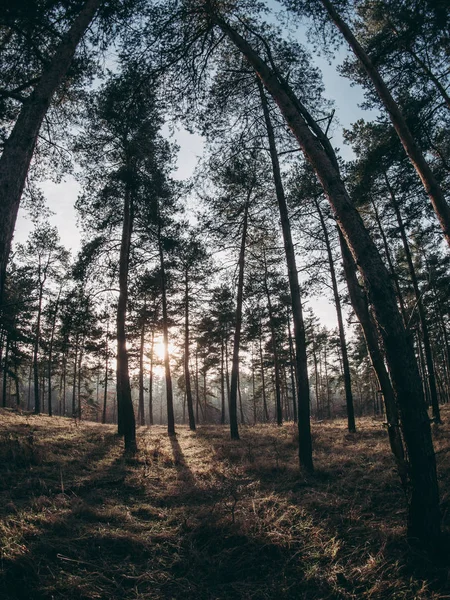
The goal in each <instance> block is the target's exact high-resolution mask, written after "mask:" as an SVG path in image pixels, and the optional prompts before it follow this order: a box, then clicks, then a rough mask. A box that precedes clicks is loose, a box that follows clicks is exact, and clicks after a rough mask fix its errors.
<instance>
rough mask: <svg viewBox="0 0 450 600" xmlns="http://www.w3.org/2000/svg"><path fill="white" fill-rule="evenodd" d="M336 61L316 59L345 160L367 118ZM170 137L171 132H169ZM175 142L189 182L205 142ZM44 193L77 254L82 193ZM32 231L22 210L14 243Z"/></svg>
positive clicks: (317, 305) (324, 302) (61, 188)
mask: <svg viewBox="0 0 450 600" xmlns="http://www.w3.org/2000/svg"><path fill="white" fill-rule="evenodd" d="M303 37H304V35H303V32H302V31H301V30H299V31H298V38H299V41H300V42H301V43H304V42H305V40H304V39H300V38H303ZM335 55H336V56H335V59H334V60H333V62H332V63H331V64H329V62H328V60H327V59H325V58H324V57H317V56H316V57H315V64H316V65H317V66H318V67H319V68H320V69H321V71H322V74H323V80H324V84H325V97H326V98H328V99H331V100H333V101H334V103H335V108H336V113H335V120H334V131H333V137H332V139H331V142H332V144H333V146H334V147H335V148H339V153H340V155H341V156H342V157H343V158H344V159H351V158H352V151H351V148H350V147H349V146H346V145H345V144H344V143H343V136H342V131H343V129H344V128H348V127H349V126H350V125H351V123H354V122H355V121H356V120H357V119H359V118H361V117H365V118H368V113H367V111H363V110H362V109H361V108H360V107H359V104H360V103H361V102H362V101H363V91H362V89H361V88H360V87H359V86H351V85H350V82H349V80H347V79H345V78H344V77H342V76H341V75H340V74H339V73H338V71H337V69H336V66H337V65H339V64H340V63H342V61H343V60H344V58H345V56H346V50H345V48H342V49H341V50H340V51H339V52H336V53H335ZM167 133H168V129H167ZM173 140H174V141H175V142H176V143H177V144H178V146H179V148H180V150H179V153H178V160H177V171H176V173H175V174H174V177H175V178H176V179H180V180H182V179H187V178H189V177H190V176H191V175H192V174H193V172H194V169H195V166H196V164H197V160H198V159H199V158H200V157H201V155H202V150H203V140H202V138H201V137H200V136H199V135H197V134H191V133H189V132H188V131H186V130H185V129H184V128H180V129H179V130H178V131H175V133H174V138H173ZM41 189H42V191H43V193H44V196H45V198H46V200H47V205H48V207H49V208H50V209H51V210H52V211H53V212H54V214H53V215H52V216H51V217H50V222H51V223H52V224H53V225H55V226H57V228H58V231H59V234H60V238H61V242H62V243H63V244H64V246H65V247H66V248H68V249H70V250H72V252H73V253H74V254H75V253H76V252H77V251H78V249H79V248H80V242H81V232H80V230H79V229H78V228H77V214H76V211H75V209H74V204H75V201H76V198H77V195H78V193H79V190H80V188H79V185H78V183H77V182H76V181H75V179H74V178H73V177H72V176H68V177H66V179H65V180H64V181H62V182H61V183H59V184H56V183H53V182H51V181H45V182H43V183H42V184H41ZM31 229H32V224H31V221H30V220H29V219H28V218H27V215H26V213H25V211H24V210H23V209H20V211H19V216H18V220H17V225H16V232H15V236H14V242H15V243H17V242H24V241H25V240H26V238H27V236H28V234H29V233H30V231H31ZM306 306H311V307H312V308H313V310H314V312H315V314H316V315H317V316H318V317H319V318H320V320H321V322H322V323H323V324H324V325H326V326H327V327H336V316H335V310H334V306H333V304H332V301H331V296H330V298H325V297H321V298H314V299H310V300H308V301H307V302H306Z"/></svg>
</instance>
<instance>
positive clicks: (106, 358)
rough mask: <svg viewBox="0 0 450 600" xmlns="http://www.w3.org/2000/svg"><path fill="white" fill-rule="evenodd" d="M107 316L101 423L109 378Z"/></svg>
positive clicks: (103, 420) (103, 418)
mask: <svg viewBox="0 0 450 600" xmlns="http://www.w3.org/2000/svg"><path fill="white" fill-rule="evenodd" d="M108 337H109V317H108V320H107V321H106V340H105V382H104V384H103V411H102V423H103V424H105V423H106V403H107V401H108V379H109V343H108V342H109V340H108Z"/></svg>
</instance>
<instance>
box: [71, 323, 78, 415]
mask: <svg viewBox="0 0 450 600" xmlns="http://www.w3.org/2000/svg"><path fill="white" fill-rule="evenodd" d="M78 338H79V334H78V333H77V334H76V336H75V357H74V359H73V381H72V417H73V418H74V419H76V417H77V405H76V399H77V392H76V390H77V365H78V360H77V359H78Z"/></svg>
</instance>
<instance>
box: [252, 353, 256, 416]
mask: <svg viewBox="0 0 450 600" xmlns="http://www.w3.org/2000/svg"><path fill="white" fill-rule="evenodd" d="M254 350H255V349H254V344H252V397H253V425H256V375H255V353H254Z"/></svg>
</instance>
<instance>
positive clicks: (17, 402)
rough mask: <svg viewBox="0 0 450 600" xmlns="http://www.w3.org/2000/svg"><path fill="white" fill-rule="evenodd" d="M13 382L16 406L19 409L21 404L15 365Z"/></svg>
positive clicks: (15, 366)
mask: <svg viewBox="0 0 450 600" xmlns="http://www.w3.org/2000/svg"><path fill="white" fill-rule="evenodd" d="M14 382H15V384H16V404H17V406H18V407H19V406H20V404H21V402H20V386H19V373H18V369H17V363H15V365H14Z"/></svg>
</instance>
